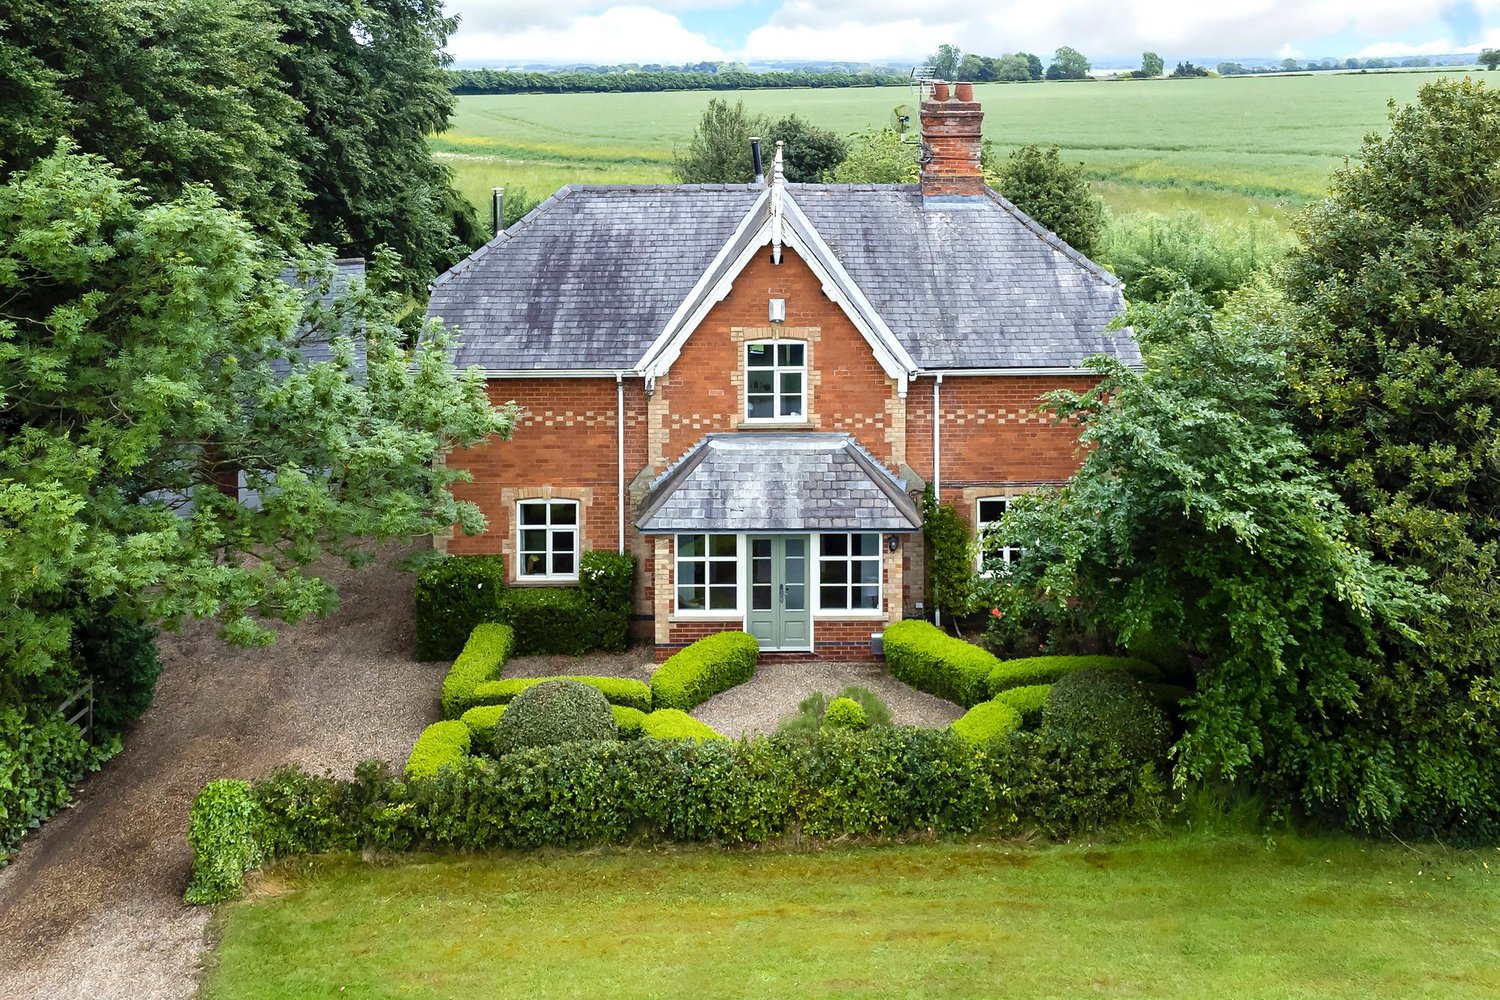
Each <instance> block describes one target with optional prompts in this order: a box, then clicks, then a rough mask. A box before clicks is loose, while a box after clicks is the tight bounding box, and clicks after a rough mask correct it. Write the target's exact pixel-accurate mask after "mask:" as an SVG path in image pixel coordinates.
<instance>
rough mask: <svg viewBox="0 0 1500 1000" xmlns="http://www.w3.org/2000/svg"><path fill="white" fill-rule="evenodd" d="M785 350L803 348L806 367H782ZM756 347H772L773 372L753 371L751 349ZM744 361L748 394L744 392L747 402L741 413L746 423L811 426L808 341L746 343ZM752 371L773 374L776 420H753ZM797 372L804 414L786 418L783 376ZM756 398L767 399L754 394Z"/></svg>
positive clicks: (761, 369)
mask: <svg viewBox="0 0 1500 1000" xmlns="http://www.w3.org/2000/svg"><path fill="white" fill-rule="evenodd" d="M783 346H797V347H800V348H802V364H800V365H783V364H781V348H782V347H783ZM752 347H769V348H771V366H770V367H769V368H754V369H752V368H751V367H750V349H751V348H752ZM742 358H743V363H742V367H741V370H742V371H743V372H744V375H745V392H744V399H743V401H742V409H741V411H740V412H741V414H742V415H743V416H744V418H745V422H746V423H751V424H805V423H807V422H808V414H807V397H808V393H807V388H808V386H807V382H808V365H807V359H808V343H807V341H805V340H750V341H746V342H745V347H744V351H743V353H742ZM751 371H760V372H764V371H769V372H770V373H771V408H772V409H773V410H774V411H775V414H774V415H772V416H769V417H752V416H751V415H750V396H751V395H752V394H751V392H750V372H751ZM794 372H795V373H797V374H799V375H801V376H802V412H801V413H797V414H789V415H787V416H782V415H781V401H782V399H784V398H785V397H784V396H783V395H782V392H781V376H782V375H783V374H792V373H794ZM754 395H757V396H764V395H765V393H762V392H758V393H754Z"/></svg>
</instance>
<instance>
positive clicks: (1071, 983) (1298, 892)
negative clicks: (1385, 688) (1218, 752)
mask: <svg viewBox="0 0 1500 1000" xmlns="http://www.w3.org/2000/svg"><path fill="white" fill-rule="evenodd" d="M1497 874H1500V852H1496V851H1494V850H1489V851H1482V852H1481V851H1472V852H1458V851H1445V850H1441V849H1438V848H1424V849H1422V850H1421V851H1410V850H1405V849H1402V848H1398V847H1394V846H1384V845H1373V844H1365V843H1361V842H1357V841H1352V840H1331V841H1319V840H1303V839H1296V838H1282V837H1277V838H1274V839H1271V840H1266V839H1258V838H1251V837H1235V838H1214V839H1185V838H1177V839H1168V840H1158V841H1150V842H1130V843H1126V844H1117V845H1110V846H1095V847H1085V846H1061V847H1045V848H1028V847H1024V846H1017V845H1014V844H987V843H962V844H956V845H953V844H926V845H908V846H899V847H863V848H843V849H837V850H830V851H826V852H821V853H773V852H760V853H754V852H718V851H713V850H709V849H692V850H686V849H679V850H665V851H650V850H610V851H605V852H601V853H560V852H549V853H546V854H529V855H520V854H515V855H487V856H475V857H444V858H432V857H415V858H406V859H403V860H401V861H399V862H398V863H395V864H392V865H390V866H385V865H379V864H376V865H372V864H366V863H363V862H360V861H358V860H356V859H349V858H342V859H322V860H316V861H312V862H303V863H301V865H300V866H296V867H286V866H284V867H282V868H280V869H277V870H274V871H273V872H271V873H270V874H269V876H267V877H266V878H263V879H262V880H261V883H260V888H259V890H258V892H256V893H255V894H254V895H253V896H252V898H250V899H249V900H247V901H245V902H241V903H237V904H233V905H231V906H228V907H226V908H225V910H224V912H223V914H222V928H221V929H222V940H221V942H220V944H219V946H218V952H217V964H216V967H215V969H214V970H213V971H212V972H211V973H210V974H209V975H208V977H207V982H206V985H205V987H204V995H205V996H206V997H210V998H225V1000H227V998H251V997H268V998H269V997H304V996H320V997H321V996H339V995H342V996H351V997H386V996H403V997H459V996H462V997H467V996H500V997H601V998H603V997H607V998H610V1000H627V998H631V997H827V996H849V997H856V996H858V997H867V996H882V997H884V996H898V997H924V998H925V997H976V998H977V997H987V998H988V997H1008V996H1016V997H1075V996H1090V997H1092V996H1107V997H1150V998H1169V997H1184V998H1187V997H1191V998H1220V997H1235V998H1239V997H1266V998H1272V997H1275V998H1285V997H1349V998H1356V997H1358V998H1366V997H1402V998H1407V997H1435V998H1436V997H1443V998H1460V997H1494V996H1497V995H1500V879H1497V878H1496V876H1497ZM340 991H342V992H340Z"/></svg>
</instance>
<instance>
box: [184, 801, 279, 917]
mask: <svg viewBox="0 0 1500 1000" xmlns="http://www.w3.org/2000/svg"><path fill="white" fill-rule="evenodd" d="M264 826H265V816H264V815H263V814H262V812H261V808H260V806H259V804H257V802H256V801H255V795H254V793H253V792H252V791H251V788H250V783H249V782H247V781H236V780H232V779H228V778H222V779H220V780H218V781H210V782H209V783H208V784H206V785H204V786H203V791H201V792H199V793H198V797H197V798H195V799H194V800H193V808H192V812H191V813H190V814H189V818H188V844H189V845H191V846H192V848H193V878H192V881H191V882H189V883H188V887H187V893H186V894H185V895H184V897H183V898H185V899H186V900H187V901H188V902H189V903H217V902H220V901H221V900H225V899H233V898H234V897H235V896H238V895H239V894H240V890H241V889H242V888H243V887H244V884H245V873H246V872H248V871H250V870H251V869H253V868H255V867H256V866H258V865H259V864H260V863H261V861H263V860H265V859H264V858H263V856H262V852H261V847H260V833H261V830H262V829H263V828H264Z"/></svg>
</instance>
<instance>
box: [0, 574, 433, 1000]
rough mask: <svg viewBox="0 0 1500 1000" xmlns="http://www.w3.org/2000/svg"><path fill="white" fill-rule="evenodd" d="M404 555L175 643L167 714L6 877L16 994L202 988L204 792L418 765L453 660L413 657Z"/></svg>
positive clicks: (3, 942)
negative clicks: (314, 609)
mask: <svg viewBox="0 0 1500 1000" xmlns="http://www.w3.org/2000/svg"><path fill="white" fill-rule="evenodd" d="M398 554H399V553H394V552H393V553H387V554H386V555H385V558H382V559H381V560H379V561H378V562H376V563H373V564H371V565H369V566H366V567H365V568H363V569H361V570H359V571H351V570H349V569H347V568H346V567H342V566H339V567H337V568H334V569H331V570H330V571H329V576H331V577H333V578H335V579H336V580H338V582H339V589H340V592H341V594H342V595H343V602H342V606H341V608H340V609H339V611H337V612H336V613H335V614H333V615H331V616H330V617H329V618H327V619H322V620H312V621H307V622H303V623H302V624H301V625H299V626H297V627H295V628H288V629H285V630H284V631H283V632H282V635H281V637H280V638H279V639H278V640H277V642H276V643H275V644H274V645H272V646H270V647H268V648H265V649H258V650H240V649H233V648H231V647H228V646H225V645H223V644H222V643H220V642H218V641H217V640H216V639H215V638H214V637H213V628H212V627H211V626H207V625H204V624H201V623H199V624H196V625H193V626H191V627H189V628H188V629H186V630H184V632H182V633H181V634H178V635H171V636H165V637H163V640H162V659H163V661H164V663H165V665H166V670H165V671H164V672H163V674H162V678H161V682H160V684H159V685H158V687H157V693H156V702H155V704H154V705H153V706H152V708H151V710H150V711H148V712H147V713H146V715H145V716H144V717H143V718H142V719H141V721H140V722H139V723H138V724H137V726H136V728H135V730H134V731H133V732H132V733H130V735H129V736H128V738H127V740H126V744H125V750H124V752H123V753H121V754H120V755H119V756H117V757H116V758H115V759H114V760H112V761H110V763H109V764H108V765H106V766H105V768H104V770H102V771H101V772H99V773H98V774H96V775H94V776H92V777H91V778H89V779H88V780H87V781H86V782H85V783H84V786H83V788H82V789H81V790H80V791H79V794H78V795H77V798H76V801H75V804H74V805H73V807H72V808H71V809H68V810H65V811H63V812H62V813H59V814H58V815H57V816H55V817H54V818H53V819H52V820H51V821H49V822H48V823H47V824H46V825H45V826H44V827H43V828H42V829H41V830H40V831H38V832H36V833H35V834H33V835H32V836H31V837H30V838H28V840H27V842H26V843H25V846H24V847H23V849H22V851H21V853H20V856H19V857H18V858H17V859H16V860H15V861H14V862H13V863H12V864H11V865H10V866H9V867H8V868H5V869H0V997H4V998H6V1000H21V998H31V997H36V998H43V997H47V998H53V997H57V998H61V997H88V998H91V1000H93V998H99V1000H107V998H116V997H118V998H128V1000H156V998H177V997H182V998H187V997H191V996H193V995H194V993H195V992H196V990H197V971H198V968H199V964H200V962H201V961H202V958H203V955H204V953H205V948H206V942H205V931H206V929H207V926H208V920H209V915H210V910H209V909H207V908H205V907H188V906H184V905H183V903H182V891H183V889H184V887H185V886H186V885H187V879H188V872H189V868H190V865H191V860H192V859H191V854H190V852H189V850H188V845H187V816H188V807H189V806H190V805H191V803H192V800H193V796H195V795H196V794H197V793H198V790H199V789H200V788H202V787H203V785H204V783H205V782H207V781H209V780H210V779H213V778H220V777H246V778H249V777H257V776H261V775H264V774H267V773H269V772H270V771H271V770H273V769H274V768H275V767H276V766H278V765H280V764H284V763H288V762H295V763H299V764H301V765H303V766H304V767H307V768H310V769H312V770H322V769H325V768H326V769H331V770H332V771H334V772H335V773H337V774H347V773H349V772H350V771H351V770H352V768H353V766H354V764H355V763H357V762H358V761H360V760H363V759H365V758H368V757H384V758H386V759H388V760H391V761H394V762H396V763H398V764H399V763H401V762H402V761H404V760H405V758H406V754H407V752H408V751H409V750H410V749H411V745H412V742H413V741H414V740H415V739H416V737H417V734H418V733H419V732H421V730H422V727H423V726H425V725H426V724H427V723H428V722H430V721H432V720H433V719H435V718H437V715H438V705H437V691H438V688H439V685H440V683H441V679H442V676H443V672H444V670H445V668H446V664H442V663H416V662H414V661H413V660H412V659H411V649H412V624H411V620H410V609H411V606H412V602H411V586H412V578H411V577H410V575H408V574H404V573H399V572H396V571H395V570H394V569H392V568H391V567H390V562H391V561H392V559H393V558H394V557H395V556H397V555H398Z"/></svg>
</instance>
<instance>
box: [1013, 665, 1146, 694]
mask: <svg viewBox="0 0 1500 1000" xmlns="http://www.w3.org/2000/svg"><path fill="white" fill-rule="evenodd" d="M1079 670H1120V671H1124V672H1125V673H1127V674H1130V675H1131V676H1132V677H1136V678H1139V679H1140V680H1143V681H1159V680H1161V670H1159V669H1158V668H1157V666H1156V665H1155V664H1154V663H1147V662H1146V661H1145V660H1137V659H1133V658H1131V657H1128V656H1028V657H1025V658H1023V659H1019V660H1001V661H999V662H998V663H996V664H995V667H994V669H992V670H991V671H990V675H989V677H988V679H987V680H986V686H987V688H988V690H989V693H990V694H991V695H997V694H999V693H1000V692H1002V691H1009V690H1010V689H1011V688H1018V687H1031V686H1032V685H1036V684H1056V683H1057V682H1058V681H1060V680H1062V679H1063V678H1064V677H1066V676H1068V675H1069V674H1072V673H1076V672H1077V671H1079Z"/></svg>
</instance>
